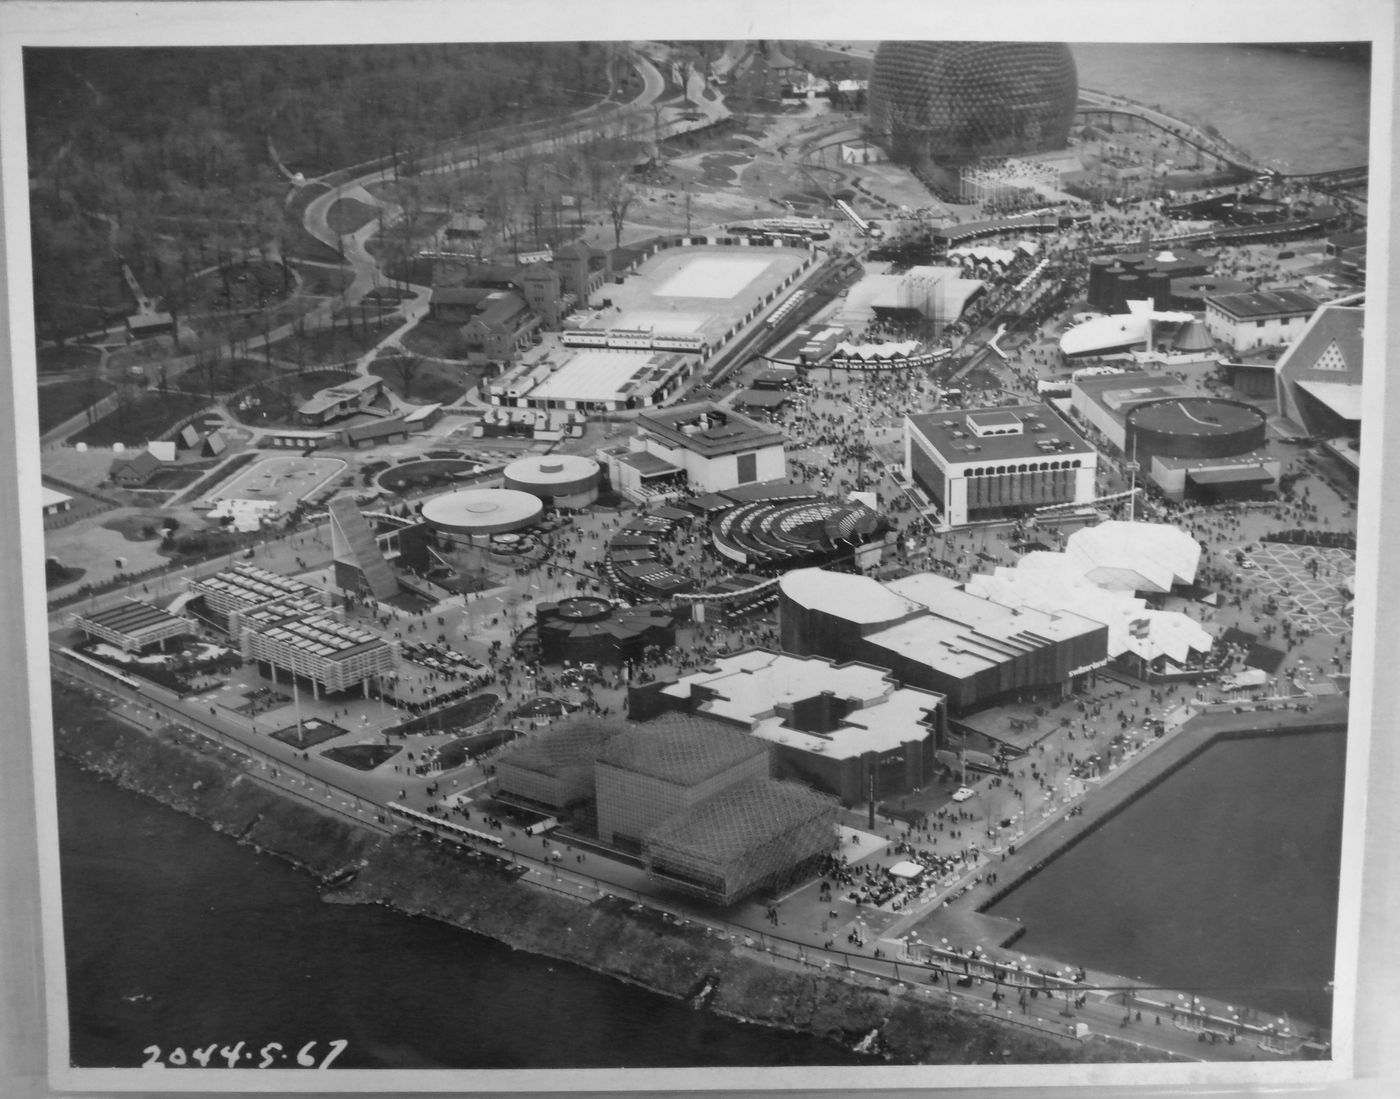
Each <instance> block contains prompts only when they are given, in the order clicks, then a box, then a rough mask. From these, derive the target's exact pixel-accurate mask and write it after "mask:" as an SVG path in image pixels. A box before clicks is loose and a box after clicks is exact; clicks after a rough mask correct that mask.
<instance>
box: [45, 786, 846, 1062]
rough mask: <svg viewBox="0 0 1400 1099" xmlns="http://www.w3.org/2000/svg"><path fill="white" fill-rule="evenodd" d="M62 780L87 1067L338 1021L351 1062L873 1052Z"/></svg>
mask: <svg viewBox="0 0 1400 1099" xmlns="http://www.w3.org/2000/svg"><path fill="white" fill-rule="evenodd" d="M58 790H59V799H60V800H59V827H60V838H61V847H62V866H63V896H64V933H65V937H66V948H67V953H68V997H69V1012H70V1019H71V1042H72V1051H71V1052H72V1060H73V1063H74V1064H76V1065H78V1066H80V1067H127V1066H133V1065H139V1064H140V1063H141V1062H142V1061H144V1060H145V1059H146V1056H145V1054H143V1052H142V1050H143V1049H144V1047H146V1046H148V1045H152V1044H155V1045H159V1046H160V1047H161V1049H162V1053H163V1054H164V1055H166V1056H168V1055H169V1053H170V1051H171V1050H173V1049H174V1048H175V1047H176V1046H179V1047H181V1048H183V1049H184V1050H185V1051H186V1053H187V1054H188V1052H189V1050H191V1049H192V1048H194V1047H203V1046H206V1045H208V1044H210V1043H219V1044H220V1045H232V1044H234V1043H236V1042H238V1041H240V1040H242V1041H244V1042H246V1050H247V1051H251V1052H252V1053H254V1054H256V1053H258V1052H260V1051H261V1049H262V1048H263V1046H265V1045H266V1044H267V1043H270V1042H280V1043H281V1044H282V1046H283V1048H284V1050H285V1051H287V1052H288V1053H289V1054H290V1055H291V1056H295V1053H296V1051H298V1050H299V1049H300V1048H301V1047H302V1046H303V1045H304V1044H305V1043H306V1042H309V1041H316V1042H317V1046H316V1047H315V1050H314V1051H313V1056H316V1057H321V1056H324V1055H325V1054H326V1053H328V1052H329V1046H328V1043H329V1042H330V1041H332V1040H334V1039H345V1040H346V1041H348V1042H349V1045H348V1046H347V1047H346V1049H345V1051H344V1052H343V1053H342V1054H341V1055H340V1057H339V1058H338V1059H337V1060H336V1061H335V1063H334V1067H337V1068H340V1067H349V1068H380V1067H393V1068H564V1067H571V1068H578V1067H587V1068H617V1067H637V1068H650V1067H679V1066H743V1065H770V1066H773V1065H778V1066H780V1065H822V1064H862V1063H870V1059H869V1058H865V1057H860V1056H858V1055H856V1054H854V1053H850V1052H848V1051H846V1050H844V1049H842V1048H841V1047H839V1046H835V1045H832V1044H830V1043H827V1042H823V1041H819V1040H817V1039H815V1038H810V1037H805V1036H802V1035H793V1034H787V1033H785V1032H782V1031H778V1030H772V1029H769V1028H766V1027H758V1026H750V1025H747V1024H744V1023H738V1022H734V1021H731V1020H727V1019H723V1018H719V1017H716V1016H714V1015H710V1014H707V1013H704V1012H697V1011H692V1010H690V1009H689V1008H687V1007H685V1006H683V1005H681V1004H679V1003H677V1002H676V1001H673V1000H669V999H667V998H665V997H663V996H658V995H655V994H653V993H650V992H646V991H643V990H640V989H636V988H633V987H631V986H629V985H625V984H622V983H621V982H618V981H614V980H612V979H610V978H607V977H602V976H599V975H597V974H594V973H591V972H589V971H588V970H585V969H582V968H579V967H577V966H572V965H568V964H564V963H559V962H553V961H549V960H547V959H541V958H537V957H534V956H532V955H529V954H524V953H519V952H516V951H512V950H511V949H509V948H508V947H505V946H502V945H501V944H499V943H497V942H495V941H494V940H491V939H487V938H484V937H482V936H480V935H474V934H470V933H468V932H465V931H460V930H458V929H456V928H452V927H448V926H445V925H443V924H440V923H437V922H435V921H433V920H428V919H421V918H414V917H409V916H404V915H400V914H398V913H396V912H393V911H390V910H388V909H384V908H377V907H366V906H359V905H356V906H340V905H330V904H325V903H323V902H322V901H321V900H320V899H319V897H318V894H317V891H316V888H315V886H314V885H313V883H312V881H311V879H310V878H308V877H307V876H306V875H305V874H303V873H300V872H298V871H297V870H294V869H293V868H291V867H289V866H287V865H286V864H285V863H282V862H280V861H278V860H277V859H275V858H273V857H271V856H269V855H259V854H257V853H256V852H254V851H252V850H250V849H248V848H245V847H240V846H238V845H237V844H236V843H235V842H234V841H233V840H232V839H230V838H229V837H227V836H222V835H219V834H218V833H216V832H213V831H211V830H210V829H209V828H208V827H207V826H206V825H204V824H202V823H200V822H199V821H196V820H193V819H191V818H188V817H184V816H182V815H180V814H178V813H176V812H173V811H172V810H169V809H166V808H164V807H163V806H160V805H157V804H156V803H154V802H152V801H149V800H148V799H146V798H143V797H141V796H139V795H137V794H133V793H129V792H127V791H125V790H122V789H120V788H118V787H116V786H114V785H112V784H110V783H106V782H102V781H100V780H98V779H96V778H94V777H92V776H90V775H88V774H86V773H84V772H82V771H80V770H78V769H77V768H76V767H75V766H73V765H71V764H68V763H63V762H60V763H59V765H58ZM216 1056H217V1055H216ZM215 1063H216V1064H217V1063H218V1061H217V1060H216V1061H215Z"/></svg>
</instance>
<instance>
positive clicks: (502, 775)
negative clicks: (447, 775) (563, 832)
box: [494, 717, 621, 813]
mask: <svg viewBox="0 0 1400 1099" xmlns="http://www.w3.org/2000/svg"><path fill="white" fill-rule="evenodd" d="M620 731H621V728H620V726H619V725H618V723H616V722H604V721H600V720H598V719H597V718H594V717H573V718H569V719H567V720H566V721H564V722H561V723H559V724H557V725H554V726H552V727H551V728H549V729H546V730H544V731H543V732H540V733H536V734H534V735H532V736H529V737H527V738H525V739H524V740H521V741H518V742H516V743H515V744H512V745H510V746H509V747H508V748H506V749H505V751H504V752H502V753H501V754H500V755H499V756H497V757H496V760H495V763H494V766H495V769H496V776H495V778H496V793H497V796H498V797H500V798H502V799H504V800H506V801H510V802H512V803H515V804H519V805H523V806H525V807H527V808H530V809H536V810H542V811H544V812H549V813H557V812H562V811H564V810H566V809H568V808H569V807H570V806H573V805H576V804H578V803H579V802H584V801H590V800H592V798H593V765H594V762H595V761H596V760H597V758H598V754H599V753H600V752H601V751H602V750H603V745H605V744H606V743H607V742H608V741H609V740H611V739H612V738H613V737H615V736H617V734H618V733H619V732H620Z"/></svg>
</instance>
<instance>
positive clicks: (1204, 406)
mask: <svg viewBox="0 0 1400 1099" xmlns="http://www.w3.org/2000/svg"><path fill="white" fill-rule="evenodd" d="M1127 422H1128V423H1130V424H1132V426H1133V427H1135V428H1138V429H1139V430H1142V431H1158V432H1163V433H1169V434H1172V435H1230V434H1233V433H1236V432H1241V431H1249V430H1250V429H1252V428H1256V427H1258V426H1259V425H1260V424H1261V423H1263V422H1264V414H1263V413H1262V412H1260V411H1259V410H1258V409H1257V408H1252V407H1250V406H1249V405H1247V404H1241V403H1240V402H1239V401H1227V400H1223V399H1221V398H1219V397H1178V398H1174V399H1172V400H1168V401H1153V402H1152V403H1151V404H1145V405H1139V406H1138V407H1137V408H1134V409H1133V410H1132V411H1130V412H1129V413H1128V415H1127Z"/></svg>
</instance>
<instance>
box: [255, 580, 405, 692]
mask: <svg viewBox="0 0 1400 1099" xmlns="http://www.w3.org/2000/svg"><path fill="white" fill-rule="evenodd" d="M229 626H230V632H231V633H232V634H233V635H234V636H236V637H237V638H238V642H239V651H240V652H241V653H242V655H243V659H244V660H252V661H256V662H257V663H258V664H259V665H260V666H262V667H263V668H264V669H265V671H266V674H268V675H270V676H271V677H272V678H273V680H274V681H275V680H276V679H277V675H278V673H279V672H283V673H286V674H287V675H290V676H294V677H297V678H300V679H303V680H305V681H306V682H307V683H308V684H309V686H310V687H311V693H312V695H313V696H314V697H316V698H319V697H320V696H321V694H322V693H323V692H324V693H327V694H337V693H339V692H341V691H349V690H354V689H356V688H358V689H359V690H360V691H361V692H362V693H363V694H364V695H366V696H368V695H369V686H370V684H371V682H373V681H374V680H375V679H377V678H379V677H381V676H386V675H392V674H393V672H394V670H395V669H396V668H397V667H398V647H397V645H395V644H394V643H393V642H391V641H387V640H385V639H384V638H382V637H380V636H379V635H377V634H373V633H371V632H370V631H368V630H366V629H362V628H361V627H359V626H353V625H350V624H349V623H346V622H342V621H340V619H338V618H336V617H334V615H333V614H332V612H330V611H329V610H327V611H325V612H324V613H315V608H314V607H312V606H308V604H307V603H306V602H305V601H304V600H300V599H288V600H284V601H277V602H272V603H266V604H264V605H262V606H260V607H254V608H252V609H251V610H247V611H243V612H240V613H238V614H236V615H234V616H233V618H232V619H231V620H230V623H229Z"/></svg>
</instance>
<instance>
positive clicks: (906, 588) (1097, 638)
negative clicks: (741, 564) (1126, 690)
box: [778, 569, 1108, 714]
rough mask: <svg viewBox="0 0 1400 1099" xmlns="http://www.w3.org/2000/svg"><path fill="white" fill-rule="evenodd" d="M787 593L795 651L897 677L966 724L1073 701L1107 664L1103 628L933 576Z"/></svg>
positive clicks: (782, 623)
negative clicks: (1002, 708) (1014, 705)
mask: <svg viewBox="0 0 1400 1099" xmlns="http://www.w3.org/2000/svg"><path fill="white" fill-rule="evenodd" d="M778 587H779V592H780V594H779V600H778V624H779V631H780V635H781V638H782V645H783V648H784V649H785V650H786V651H788V652H791V653H795V654H798V655H818V656H825V657H828V658H829V659H831V660H835V661H837V662H840V663H845V662H860V663H864V664H869V665H872V666H874V667H876V668H884V669H888V670H889V671H890V672H891V673H892V674H893V675H894V676H895V678H897V679H898V680H899V681H900V682H901V683H904V684H907V685H909V686H912V687H919V688H922V689H924V690H928V691H936V692H938V693H939V694H942V695H945V696H946V697H947V699H948V706H949V709H950V710H951V711H952V712H953V713H957V714H965V713H969V712H971V711H973V710H977V709H981V708H983V707H985V706H990V705H994V704H996V703H999V702H1003V701H1010V700H1013V699H1026V698H1035V697H1052V698H1061V697H1067V696H1068V695H1069V694H1070V693H1071V692H1072V691H1073V690H1074V689H1075V687H1076V686H1077V685H1078V684H1079V683H1080V681H1081V679H1082V677H1084V676H1086V675H1087V674H1088V673H1089V672H1091V671H1092V670H1093V669H1095V668H1097V667H1101V666H1102V665H1103V664H1104V663H1106V662H1107V659H1108V629H1107V627H1106V626H1105V625H1104V624H1103V623H1101V622H1095V621H1093V620H1091V619H1088V618H1084V617H1082V616H1080V615H1077V614H1073V613H1069V612H1058V613H1054V614H1046V613H1044V612H1041V611H1035V610H1029V609H1019V608H1013V607H1007V606H1003V605H1001V604H999V603H993V602H991V601H990V600H987V599H981V598H978V597H977V596H975V595H971V594H969V593H968V592H967V591H965V590H964V589H963V587H962V586H961V585H960V584H959V583H958V582H956V581H954V580H951V579H949V578H947V577H944V576H939V575H936V574H934V573H920V574H916V575H914V576H909V577H904V578H903V579H900V580H893V581H890V582H888V583H884V584H882V583H880V582H878V581H876V580H873V579H871V578H869V577H865V576H857V575H853V574H848V573H838V572H828V571H827V570H825V569H797V570H794V571H792V572H789V573H787V574H786V575H785V576H783V578H782V579H781V580H780V581H779V585H778Z"/></svg>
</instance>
